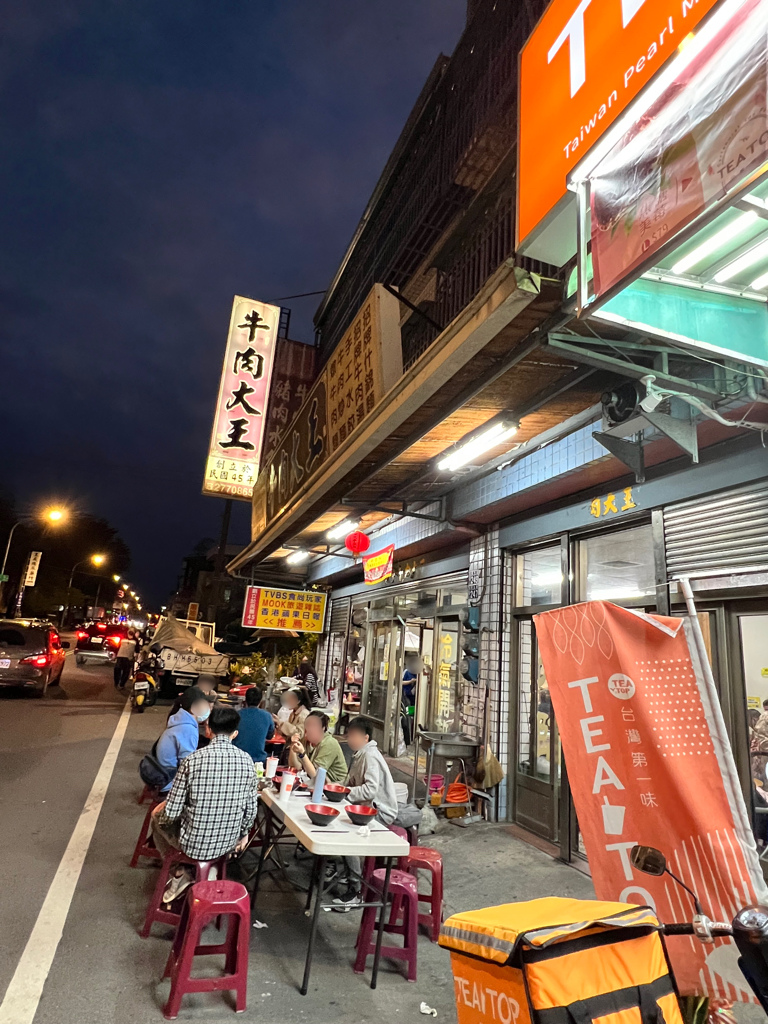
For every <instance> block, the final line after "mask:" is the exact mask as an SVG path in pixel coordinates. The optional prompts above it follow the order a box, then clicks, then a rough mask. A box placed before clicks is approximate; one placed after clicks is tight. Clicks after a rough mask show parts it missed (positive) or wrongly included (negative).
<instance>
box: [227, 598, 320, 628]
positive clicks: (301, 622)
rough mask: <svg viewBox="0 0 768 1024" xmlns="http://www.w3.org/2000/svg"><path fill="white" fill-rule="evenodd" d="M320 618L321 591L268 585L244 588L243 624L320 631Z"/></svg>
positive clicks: (257, 626) (254, 626)
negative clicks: (276, 587) (319, 592)
mask: <svg viewBox="0 0 768 1024" xmlns="http://www.w3.org/2000/svg"><path fill="white" fill-rule="evenodd" d="M324 621H325V594H318V593H316V592H315V591H314V590H276V589H272V588H270V587H248V588H247V590H246V592H245V605H244V607H243V625H244V626H250V627H253V628H258V629H290V630H293V631H295V632H300V633H302V632H303V633H322V631H323V623H324Z"/></svg>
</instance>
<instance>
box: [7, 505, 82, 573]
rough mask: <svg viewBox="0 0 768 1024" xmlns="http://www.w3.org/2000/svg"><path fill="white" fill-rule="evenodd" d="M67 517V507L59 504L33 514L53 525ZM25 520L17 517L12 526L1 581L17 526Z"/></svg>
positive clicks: (34, 516)
mask: <svg viewBox="0 0 768 1024" xmlns="http://www.w3.org/2000/svg"><path fill="white" fill-rule="evenodd" d="M67 517H68V512H67V510H66V509H65V508H60V507H59V506H57V505H54V506H51V507H50V508H44V509H41V510H40V511H38V512H36V513H35V514H34V515H33V516H32V518H33V519H42V520H43V521H44V522H46V523H50V524H51V526H58V525H59V523H62V522H64V521H65V520H66V519H67ZM24 521H25V520H24V519H17V520H16V522H15V523H14V524H13V526H12V527H11V532H10V533H9V534H8V542H7V544H6V545H5V554H4V555H3V564H2V567H0V583H5V580H4V579H2V578H1V577H4V576H5V566H6V564H7V562H8V552H9V551H10V550H11V540H12V539H13V535H14V533H15V532H16V527H17V526H21V524H22V523H23V522H24Z"/></svg>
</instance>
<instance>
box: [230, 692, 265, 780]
mask: <svg viewBox="0 0 768 1024" xmlns="http://www.w3.org/2000/svg"><path fill="white" fill-rule="evenodd" d="M261 697H262V693H261V689H260V688H259V687H258V686H251V687H250V688H249V689H248V690H246V691H245V707H244V708H243V709H242V711H241V712H240V728H239V729H238V730H237V739H236V740H235V741H234V744H235V746H236V747H239V748H240V750H244V751H245V752H246V754H248V756H249V757H250V758H251V759H252V760H253V761H254V762H256V761H261V763H262V764H266V762H267V751H266V748H265V746H264V744H265V743H266V741H267V740H271V739H272V737H273V736H274V735H275V723H274V722H273V721H272V715H270V713H269V712H268V711H264V710H263V709H262V708H260V707H259V705H260V704H261Z"/></svg>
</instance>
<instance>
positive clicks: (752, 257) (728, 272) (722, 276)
mask: <svg viewBox="0 0 768 1024" xmlns="http://www.w3.org/2000/svg"><path fill="white" fill-rule="evenodd" d="M765 259H768V238H764V239H763V240H762V242H759V243H758V244H757V245H754V246H753V247H752V248H751V249H749V250H747V252H744V253H742V254H741V256H737V257H736V259H735V260H731V262H730V263H728V264H727V265H726V266H724V267H723V269H722V270H718V272H717V273H716V274H715V281H717V283H718V284H722V283H723V282H724V281H730V280H731V279H732V278H734V277H736V276H737V275H739V274H741V273H742V271H744V270H749V268H750V267H754V265H755V264H756V263H760V262H762V261H763V260H765ZM758 280H760V279H759V278H758Z"/></svg>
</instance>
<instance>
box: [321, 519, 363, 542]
mask: <svg viewBox="0 0 768 1024" xmlns="http://www.w3.org/2000/svg"><path fill="white" fill-rule="evenodd" d="M359 525H360V523H358V522H357V520H355V519H343V520H342V521H341V522H340V523H336V525H335V526H332V527H331V528H330V530H328V532H327V533H326V535H325V538H326V540H341V538H342V537H346V536H347V534H348V533H351V532H352V531H353V530H356V529H357V528H358V526H359Z"/></svg>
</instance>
